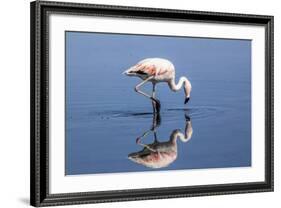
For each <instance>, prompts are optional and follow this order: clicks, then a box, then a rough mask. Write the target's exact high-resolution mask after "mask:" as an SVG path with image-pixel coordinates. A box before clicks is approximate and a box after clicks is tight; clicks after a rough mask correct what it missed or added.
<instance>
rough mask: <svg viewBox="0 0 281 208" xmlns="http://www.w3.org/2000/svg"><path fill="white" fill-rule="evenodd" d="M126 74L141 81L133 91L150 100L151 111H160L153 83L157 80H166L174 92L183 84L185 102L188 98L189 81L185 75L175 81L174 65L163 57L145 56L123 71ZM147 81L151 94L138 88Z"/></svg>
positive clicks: (189, 90) (157, 81)
mask: <svg viewBox="0 0 281 208" xmlns="http://www.w3.org/2000/svg"><path fill="white" fill-rule="evenodd" d="M123 74H125V75H127V76H135V77H139V78H141V79H142V80H143V81H142V82H141V83H139V84H138V85H136V86H135V91H136V92H137V93H139V94H141V95H143V96H145V97H147V98H149V99H151V100H152V105H153V111H154V112H155V111H157V112H159V111H160V107H161V105H160V101H159V100H158V99H156V97H155V85H156V84H157V83H159V82H166V83H167V84H168V85H169V87H170V89H171V90H172V91H174V92H176V91H178V90H180V89H181V88H182V86H183V85H184V92H185V101H184V104H186V103H187V102H188V101H189V99H190V92H191V83H190V81H189V80H188V79H187V78H186V77H184V76H183V77H180V79H179V82H178V83H177V84H176V83H175V67H174V65H173V63H172V62H171V61H169V60H167V59H163V58H147V59H143V60H141V61H140V62H138V63H137V64H136V65H134V66H132V67H130V68H129V69H128V70H126V71H124V72H123ZM147 82H151V83H152V95H149V94H147V93H145V92H143V91H141V90H140V87H141V86H142V85H144V84H145V83H147Z"/></svg>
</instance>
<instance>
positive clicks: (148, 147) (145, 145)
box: [138, 143, 157, 152]
mask: <svg viewBox="0 0 281 208" xmlns="http://www.w3.org/2000/svg"><path fill="white" fill-rule="evenodd" d="M138 144H139V145H140V146H143V147H145V148H147V149H149V150H150V151H151V152H157V151H156V150H155V149H153V148H151V147H150V146H149V145H147V144H143V143H138Z"/></svg>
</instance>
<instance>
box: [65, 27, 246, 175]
mask: <svg viewBox="0 0 281 208" xmlns="http://www.w3.org/2000/svg"><path fill="white" fill-rule="evenodd" d="M147 57H162V58H167V59H169V60H171V61H172V62H173V63H174V65H175V68H176V75H177V78H176V79H177V80H178V78H179V77H180V76H187V77H188V78H189V79H190V81H191V83H192V93H191V99H190V102H189V103H188V105H184V104H183V102H184V93H183V90H182V91H179V92H176V93H175V92H172V91H171V90H170V89H169V88H168V86H167V84H165V83H160V84H158V85H157V97H158V98H159V99H160V100H161V104H162V109H161V124H159V126H158V128H157V129H156V130H155V131H156V133H157V139H158V141H159V142H166V141H169V139H170V134H171V133H172V132H173V130H175V129H181V131H182V132H183V131H184V129H185V124H186V121H185V115H188V116H189V117H190V119H191V123H192V128H193V134H192V138H191V139H190V140H189V141H188V142H182V141H181V140H177V157H176V159H175V160H174V161H173V162H172V163H171V164H170V165H169V166H167V167H163V168H160V169H151V168H149V167H146V166H144V165H141V164H137V163H135V162H133V161H131V160H129V159H128V155H129V154H131V153H133V152H138V151H141V150H142V149H143V147H142V146H140V145H139V144H137V143H136V139H137V138H138V137H140V136H141V135H142V134H143V133H144V132H146V131H147V130H149V129H150V128H151V126H153V114H152V106H151V102H150V100H148V99H147V98H145V97H143V96H141V95H139V94H137V93H135V92H134V86H135V85H136V84H138V83H139V82H140V81H141V80H140V79H138V78H132V77H126V76H124V75H122V72H123V71H124V70H126V69H127V68H129V67H130V66H131V65H133V64H135V63H137V62H138V61H139V60H141V59H144V58H147ZM250 79H251V42H250V41H248V40H222V39H203V38H175V37H160V36H141V35H139V36H138V35H114V34H96V33H80V32H67V33H66V174H67V175H73V174H91V173H112V172H131V171H155V170H158V171H159V170H176V169H195V168H224V167H245V166H251V82H250ZM144 90H145V91H147V92H150V91H151V85H150V84H147V86H146V87H144ZM141 141H142V143H144V144H150V143H153V141H154V135H153V133H151V134H149V135H148V136H146V137H145V138H142V140H141Z"/></svg>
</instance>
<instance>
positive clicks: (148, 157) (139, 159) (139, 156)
mask: <svg viewBox="0 0 281 208" xmlns="http://www.w3.org/2000/svg"><path fill="white" fill-rule="evenodd" d="M128 158H129V159H130V160H131V161H133V162H135V163H138V164H141V165H143V166H146V167H149V168H163V167H167V166H168V165H170V164H171V163H172V162H173V161H175V159H176V158H177V151H176V149H174V148H171V150H170V151H165V152H158V151H155V152H154V151H151V150H148V149H147V148H144V149H143V150H142V151H140V152H134V153H131V154H129V155H128Z"/></svg>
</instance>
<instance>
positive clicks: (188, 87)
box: [168, 77, 191, 97]
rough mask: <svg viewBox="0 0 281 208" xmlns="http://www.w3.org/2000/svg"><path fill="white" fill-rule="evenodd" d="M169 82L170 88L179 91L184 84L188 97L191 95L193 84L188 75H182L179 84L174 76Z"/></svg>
mask: <svg viewBox="0 0 281 208" xmlns="http://www.w3.org/2000/svg"><path fill="white" fill-rule="evenodd" d="M168 84H169V87H170V89H171V90H173V91H179V90H180V89H181V88H182V86H183V85H184V92H185V94H186V97H189V95H190V91H191V84H190V82H189V80H188V79H187V78H186V77H180V79H179V82H178V83H177V84H176V82H175V77H174V78H173V79H171V80H170V81H169V82H168Z"/></svg>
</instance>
